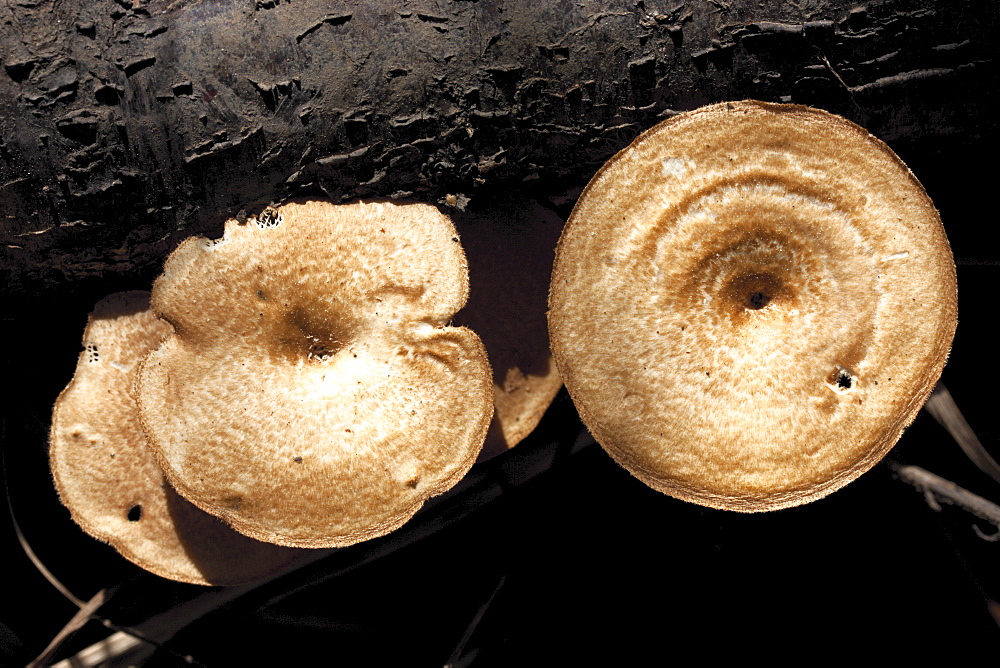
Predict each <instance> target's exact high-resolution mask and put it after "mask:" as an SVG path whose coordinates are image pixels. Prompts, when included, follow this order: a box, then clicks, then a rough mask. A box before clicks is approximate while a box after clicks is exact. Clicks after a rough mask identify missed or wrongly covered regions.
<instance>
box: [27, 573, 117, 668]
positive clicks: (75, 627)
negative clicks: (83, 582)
mask: <svg viewBox="0 0 1000 668" xmlns="http://www.w3.org/2000/svg"><path fill="white" fill-rule="evenodd" d="M105 594H106V590H104V589H101V590H100V591H98V592H97V593H96V594H94V597H93V598H92V599H90V600H89V601H87V602H86V603H84V604H83V605H82V606H80V609H79V610H77V611H76V614H75V615H73V617H72V618H71V619H70V620H69V622H67V624H66V626H64V627H63V628H62V630H61V631H59V633H57V634H56V637H55V638H53V639H52V640H51V641H50V642H49V645H48V647H46V648H45V650H44V651H43V652H42V653H41V654H39V655H38V656H37V657H36V658H35V660H34V661H32V662H31V663H29V664H28V668H37V667H39V666H47V665H49V661H50V660H51V659H52V657H53V656H54V655H55V653H56V651H57V650H58V649H59V647H60V646H61V645H62V644H63V643H64V642H65V641H66V640H67V639H68V638H69V637H70V636H72V635H73V634H74V633H76V632H77V631H79V630H80V629H82V628H83V625H84V624H86V623H87V622H89V621H90V619H91V617H92V616H93V614H94V612H95V611H96V610H97V609H98V608H99V607H101V606H102V605H104V600H105V598H106V596H105Z"/></svg>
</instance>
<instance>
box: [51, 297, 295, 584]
mask: <svg viewBox="0 0 1000 668" xmlns="http://www.w3.org/2000/svg"><path fill="white" fill-rule="evenodd" d="M170 331H171V329H170V325H168V324H167V323H165V322H163V321H162V320H159V319H158V318H156V316H154V315H153V313H152V311H150V310H149V293H148V292H122V293H117V294H114V295H111V296H109V297H106V298H104V299H102V300H101V301H99V302H98V303H97V305H96V306H95V308H94V311H93V313H91V315H90V321H89V322H88V324H87V328H86V330H85V332H84V335H83V343H84V351H83V352H82V353H81V354H80V359H79V362H78V363H77V369H76V374H75V375H74V376H73V380H72V381H71V382H70V384H69V385H68V386H67V387H66V389H65V390H63V392H62V394H60V395H59V399H58V400H57V401H56V405H55V409H54V411H53V417H52V433H51V439H50V450H49V457H50V461H51V468H52V475H53V478H54V479H55V483H56V488H57V489H58V491H59V496H60V498H61V499H62V502H63V503H64V504H65V505H66V506H67V507H68V508H69V510H70V513H71V514H72V517H73V519H74V520H75V521H76V523H77V524H79V525H80V526H81V527H83V529H84V530H85V531H86V532H87V533H89V534H90V535H91V536H94V537H95V538H98V539H100V540H103V541H106V542H108V543H110V544H111V545H112V546H113V547H114V548H115V549H117V550H118V551H119V552H120V553H121V554H122V555H123V556H124V557H125V558H126V559H128V560H129V561H132V562H133V563H135V564H138V565H139V566H141V567H142V568H145V569H146V570H148V571H151V572H153V573H155V574H157V575H161V576H163V577H166V578H170V579H173V580H180V581H181V582H190V583H193V584H211V585H234V584H241V583H245V582H251V581H254V580H259V579H262V578H265V577H267V576H269V575H272V574H275V573H276V572H278V571H279V570H281V569H282V568H283V567H285V566H288V565H290V564H291V563H292V562H293V561H295V560H296V558H298V557H299V556H301V555H303V553H304V552H303V551H302V550H297V549H293V548H287V547H279V546H277V545H271V544H268V543H261V542H258V541H256V540H253V539H252V538H248V537H246V536H244V535H242V534H239V533H236V532H235V531H233V530H232V529H230V528H229V527H227V526H226V525H225V524H223V523H222V522H220V521H219V520H218V519H217V518H215V517H212V516H211V515H209V514H207V513H205V512H203V511H201V510H198V509H197V508H195V507H194V506H192V505H191V504H190V503H188V502H187V501H185V500H184V499H182V498H181V497H180V496H178V495H177V493H176V492H174V491H173V490H172V489H171V488H170V487H169V486H168V485H167V482H166V480H165V478H164V477H163V472H162V471H161V470H160V467H159V466H157V464H156V460H155V459H154V458H153V453H152V452H151V451H150V450H149V448H148V446H147V444H146V439H145V437H144V436H143V433H142V429H141V428H140V427H139V413H138V406H137V405H136V403H135V400H134V399H133V395H132V384H133V381H134V379H135V375H136V370H137V369H138V366H139V361H140V360H141V359H142V358H143V357H144V356H145V355H146V354H148V353H149V352H151V351H152V350H154V349H155V348H156V347H157V346H159V345H160V343H161V342H162V341H163V339H164V338H166V337H167V336H168V335H169V334H170Z"/></svg>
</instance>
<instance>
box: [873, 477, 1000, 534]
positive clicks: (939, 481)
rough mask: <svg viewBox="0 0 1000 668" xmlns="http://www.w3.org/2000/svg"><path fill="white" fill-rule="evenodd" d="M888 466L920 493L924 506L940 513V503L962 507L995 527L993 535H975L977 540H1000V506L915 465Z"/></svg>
mask: <svg viewBox="0 0 1000 668" xmlns="http://www.w3.org/2000/svg"><path fill="white" fill-rule="evenodd" d="M892 466H893V469H894V470H895V471H896V475H897V476H899V479H900V480H902V481H903V482H905V483H907V484H909V485H912V486H913V487H915V488H917V489H918V490H919V491H921V492H923V493H924V498H925V499H926V500H927V505H929V506H930V507H931V508H932V509H934V510H937V511H940V510H941V505H940V504H941V503H947V504H949V505H953V506H958V507H960V508H963V509H964V510H966V511H968V512H969V513H971V514H973V515H975V516H976V517H978V518H980V519H982V520H985V521H987V522H989V523H990V524H992V525H993V526H994V527H996V528H997V533H996V534H994V535H993V536H987V535H984V534H983V533H982V532H979V535H980V537H981V538H983V539H985V540H997V537H1000V506H998V505H997V504H995V503H993V502H992V501H989V500H987V499H984V498H983V497H981V496H979V495H978V494H973V493H972V492H970V491H969V490H967V489H964V488H962V487H959V486H958V485H956V484H955V483H953V482H952V481H950V480H947V479H945V478H942V477H941V476H939V475H935V474H933V473H931V472H930V471H926V470H924V469H922V468H920V467H919V466H912V465H906V466H903V465H899V464H893V465H892Z"/></svg>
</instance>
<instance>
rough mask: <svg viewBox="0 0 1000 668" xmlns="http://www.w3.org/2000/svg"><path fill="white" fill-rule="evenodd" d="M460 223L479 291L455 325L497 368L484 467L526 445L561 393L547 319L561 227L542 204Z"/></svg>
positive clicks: (512, 206)
mask: <svg viewBox="0 0 1000 668" xmlns="http://www.w3.org/2000/svg"><path fill="white" fill-rule="evenodd" d="M455 222H456V225H457V226H458V229H459V230H460V231H461V232H462V233H463V242H464V245H465V252H466V255H467V256H468V259H469V274H470V276H471V279H470V280H471V281H472V285H473V286H474V287H475V289H474V290H473V291H472V294H471V295H470V296H469V302H468V303H467V304H466V305H465V307H464V308H463V309H462V310H461V311H459V313H458V314H457V315H456V317H455V322H456V323H457V324H460V325H466V326H468V327H469V328H470V329H472V330H473V331H474V332H477V333H478V334H479V335H480V336H481V337H482V339H483V343H484V344H485V346H486V352H487V353H488V354H489V357H490V365H491V366H492V367H493V407H494V411H493V422H492V423H491V424H490V429H489V432H488V433H487V435H486V442H485V443H484V444H483V450H482V452H481V453H480V454H479V461H485V460H486V459H489V458H490V457H494V456H496V455H498V454H500V453H502V452H506V451H507V450H508V449H510V448H513V447H514V446H515V445H517V444H518V443H520V442H521V440H523V439H524V438H526V437H527V436H528V434H530V433H531V432H532V431H533V430H534V429H535V427H536V426H538V423H539V422H540V421H541V419H542V416H543V415H544V414H545V411H546V409H547V408H548V407H549V405H550V404H551V403H552V400H553V399H554V398H555V396H556V394H557V393H558V392H559V388H561V387H562V380H561V379H560V378H559V372H558V371H557V370H556V365H555V362H554V361H553V360H552V350H551V348H550V346H549V332H548V327H547V326H546V320H545V314H546V312H547V311H548V303H547V300H548V292H549V278H550V277H551V276H552V261H553V258H554V256H555V247H556V242H557V241H558V240H559V232H560V231H561V230H562V226H563V221H562V220H561V219H560V218H559V217H558V216H557V215H556V214H555V213H554V212H553V211H552V210H550V209H547V208H545V207H543V206H542V205H540V204H539V203H538V202H535V201H531V200H527V201H517V200H510V199H508V200H506V201H504V202H503V203H502V204H501V205H499V206H493V207H490V208H489V210H488V211H485V212H483V213H479V214H465V215H460V216H457V217H456V220H455Z"/></svg>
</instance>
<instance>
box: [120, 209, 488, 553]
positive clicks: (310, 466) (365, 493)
mask: <svg viewBox="0 0 1000 668" xmlns="http://www.w3.org/2000/svg"><path fill="white" fill-rule="evenodd" d="M467 295H468V277H467V270H466V263H465V257H464V255H463V252H462V247H461V245H460V244H459V239H458V236H457V234H456V233H455V229H454V227H453V226H452V224H451V223H450V221H449V220H448V219H447V218H445V217H444V216H443V215H441V214H440V213H439V212H438V211H437V210H436V209H435V208H433V207H431V206H427V205H422V204H409V205H397V204H390V203H357V204H350V205H333V204H330V203H327V202H320V201H310V202H296V203H289V204H286V205H284V206H282V207H280V208H277V209H267V210H265V211H264V213H263V214H262V215H261V216H259V217H258V218H254V219H251V220H250V221H249V222H247V223H245V224H241V223H238V222H236V221H229V222H228V223H227V224H226V230H225V235H224V236H223V237H222V238H221V239H219V240H214V241H211V240H208V239H204V238H192V239H188V240H187V241H185V242H184V243H183V244H181V245H180V246H179V247H178V248H177V250H176V251H174V253H173V254H172V255H171V256H170V258H169V259H168V260H167V262H166V265H165V266H164V272H163V275H162V276H161V277H160V278H159V279H157V281H156V284H155V286H154V288H153V309H154V310H155V311H156V313H157V314H158V315H160V316H161V317H162V318H164V319H165V320H167V321H168V322H170V323H171V324H172V325H173V326H174V328H175V333H174V335H173V336H171V337H170V338H169V339H167V341H166V342H165V343H164V344H163V346H162V347H160V349H159V350H157V351H156V352H155V353H153V354H151V355H150V356H149V357H148V358H147V359H146V361H145V362H144V364H143V367H142V372H141V375H140V380H139V404H140V415H141V419H142V423H143V427H144V428H145V430H146V432H147V434H148V435H149V437H150V440H151V443H152V446H153V449H154V451H155V453H156V456H157V458H158V460H159V462H160V464H161V465H162V467H163V469H164V472H165V473H166V475H167V478H168V479H169V480H170V482H171V484H173V485H174V487H175V488H176V489H177V490H178V491H179V492H180V493H181V494H182V495H183V496H185V497H186V498H187V499H189V500H190V501H192V502H193V503H194V504H195V505H197V506H199V507H201V508H203V509H204V510H206V511H208V512H210V513H212V514H214V515H217V516H219V517H221V518H222V519H224V520H225V521H226V522H227V523H229V524H230V525H231V526H233V528H235V529H237V530H238V531H240V532H243V533H245V534H247V535H249V536H252V537H254V538H257V539H259V540H266V541H269V542H274V543H278V544H282V545H292V546H300V547H337V546H344V545H350V544H353V543H356V542H359V541H362V540H366V539H368V538H373V537H375V536H380V535H382V534H385V533H387V532H389V531H391V530H392V529H394V528H396V527H398V526H400V525H401V524H403V523H404V522H405V521H406V520H407V519H409V518H410V517H411V516H412V515H413V514H414V513H415V512H416V511H417V509H418V508H419V507H420V506H421V505H422V504H423V502H424V501H425V500H426V499H427V498H429V497H431V496H434V495H437V494H440V493H442V492H444V491H445V490H447V489H449V488H450V487H451V486H452V485H454V484H455V483H456V482H457V481H458V480H459V479H460V478H461V477H462V476H463V475H464V474H465V473H466V471H468V469H469V468H470V467H471V466H472V464H473V462H474V461H475V459H476V456H477V454H478V453H479V450H480V448H481V446H482V443H483V439H484V437H485V435H486V429H487V427H488V425H489V422H490V418H491V416H492V388H491V383H490V368H489V364H488V362H487V360H486V355H485V351H484V349H483V345H482V343H481V342H480V341H479V339H478V338H477V337H476V335H475V334H474V333H473V332H472V331H470V330H468V329H465V328H460V327H448V326H446V325H447V323H448V322H449V320H450V319H451V317H452V316H453V315H454V314H455V312H456V311H458V309H460V308H461V307H462V305H463V304H464V303H465V300H466V297H467Z"/></svg>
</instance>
